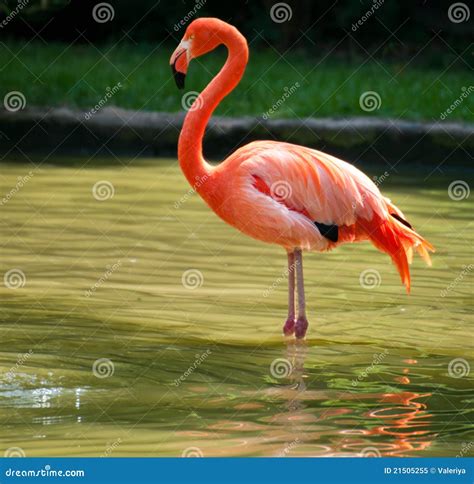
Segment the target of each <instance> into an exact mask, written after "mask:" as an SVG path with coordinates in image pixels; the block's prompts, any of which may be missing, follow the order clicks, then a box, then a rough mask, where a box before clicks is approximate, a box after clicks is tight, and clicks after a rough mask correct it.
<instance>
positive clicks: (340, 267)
mask: <svg viewBox="0 0 474 484" xmlns="http://www.w3.org/2000/svg"><path fill="white" fill-rule="evenodd" d="M85 161H86V160H75V163H71V160H68V161H67V163H66V162H65V161H62V160H57V161H56V162H55V163H54V164H52V165H49V166H45V165H42V166H41V167H40V168H38V169H35V168H34V167H33V166H31V165H25V164H21V163H20V164H19V163H6V164H3V165H2V170H1V175H0V193H1V194H9V196H8V198H9V200H8V201H7V202H6V203H5V202H4V203H3V205H2V207H1V210H0V227H1V231H0V244H1V250H2V257H1V259H0V274H1V275H2V276H3V275H5V274H7V273H8V274H9V275H8V276H6V275H5V278H6V280H7V282H8V284H7V285H10V287H7V285H5V284H3V285H1V286H0V298H1V312H0V318H1V326H0V327H1V330H0V331H1V334H0V336H1V341H2V345H1V352H0V374H1V375H2V384H1V387H0V419H1V422H2V425H1V428H0V453H4V452H6V453H7V454H10V455H11V454H15V453H18V452H19V453H24V454H25V455H27V456H102V455H105V456H180V455H183V454H184V455H197V454H202V455H205V456H249V455H251V456H254V455H258V456H276V455H281V456H337V455H339V456H342V455H344V456H345V455H351V456H356V455H379V454H380V455H384V456H455V455H472V448H473V447H472V440H473V436H472V431H471V433H469V429H470V426H469V424H470V422H472V414H471V412H472V407H473V405H472V400H473V391H472V373H473V371H472V369H470V368H469V366H468V365H470V366H472V353H471V352H470V345H471V343H472V325H473V318H472V299H473V298H472V279H473V276H474V274H473V272H474V271H471V269H472V266H469V264H471V263H472V235H473V227H472V222H471V221H470V217H471V214H472V208H473V207H472V202H471V200H472V198H471V199H469V198H468V199H464V200H460V201H453V200H451V199H450V198H449V196H448V191H447V187H448V185H449V183H450V182H451V181H452V180H453V179H458V178H462V174H461V176H460V174H459V173H455V174H454V175H453V176H451V175H448V176H445V177H443V176H441V175H437V176H436V177H433V176H432V177H430V178H429V179H428V181H424V180H423V179H424V178H425V175H426V174H427V173H428V172H429V171H431V170H430V169H428V171H426V170H427V169H424V170H425V171H426V173H424V171H423V170H420V171H421V172H422V175H420V176H418V177H417V176H415V175H413V174H412V173H411V174H406V173H405V174H404V173H403V172H399V174H398V175H392V176H390V177H389V178H388V179H386V180H385V181H384V183H383V187H382V188H383V190H384V192H385V193H386V194H387V196H389V197H391V198H392V200H393V201H394V202H396V203H397V204H398V205H399V206H401V207H402V208H403V210H404V211H405V214H406V215H407V217H408V218H409V220H410V221H411V222H412V223H413V225H414V226H415V227H416V228H417V229H418V230H419V231H420V232H421V233H422V234H423V235H424V236H425V237H427V238H428V240H430V241H431V242H432V243H433V244H434V245H435V246H436V248H437V253H436V254H435V255H434V265H433V267H432V268H428V267H426V266H425V265H424V264H423V262H422V261H421V260H420V259H419V258H417V259H415V261H414V264H413V266H412V276H413V290H412V294H411V295H410V296H407V295H406V294H405V292H404V289H403V287H402V286H401V284H400V282H399V278H398V275H397V274H396V271H395V269H394V267H393V266H392V265H391V264H390V262H389V258H388V257H387V256H385V255H383V254H379V253H377V252H376V251H375V249H374V248H372V247H371V246H370V245H368V244H358V245H353V246H346V247H342V248H339V249H338V250H336V251H335V252H332V253H329V254H309V255H307V256H306V257H305V275H306V287H307V298H308V303H309V319H310V328H309V332H308V339H307V342H306V343H305V344H295V343H294V342H292V341H291V340H288V341H286V340H285V339H284V338H283V337H282V336H281V333H280V331H281V327H282V325H283V322H284V320H285V316H286V280H285V265H286V257H285V254H284V252H283V251H282V250H281V249H279V248H278V247H272V246H266V245H263V244H261V243H259V242H256V241H253V240H251V239H247V238H246V237H244V236H243V235H241V234H239V233H238V232H236V231H235V230H233V229H232V228H229V227H227V226H226V225H225V224H224V223H222V222H221V221H220V220H219V219H217V217H216V216H215V215H214V214H212V213H211V212H210V211H209V210H208V209H207V207H206V206H205V205H204V203H203V202H202V201H201V200H200V199H199V198H198V197H197V196H196V195H192V194H191V193H190V192H189V191H188V190H189V189H188V186H187V184H186V181H185V180H184V177H183V176H182V175H181V173H180V172H179V170H178V167H177V164H176V162H175V161H172V160H142V161H138V160H134V161H133V163H130V162H131V160H119V161H118V162H115V164H114V165H112V164H107V163H98V162H95V163H94V164H93V165H91V164H90V163H89V164H87V162H86V163H84V162H85ZM83 164H84V166H82V165H83ZM30 170H32V175H30V176H29V178H27V179H26V181H25V178H23V182H22V183H21V184H22V185H23V186H19V185H18V183H19V181H18V177H25V176H27V174H28V172H29V171H30ZM368 171H369V173H370V175H377V174H378V173H377V169H373V170H370V168H369V170H368ZM464 179H465V178H464ZM99 181H107V182H110V183H111V184H112V186H113V190H114V194H113V197H111V198H108V199H106V200H102V201H100V200H97V199H95V198H94V196H93V193H92V191H93V186H94V185H95V184H96V183H97V182H99ZM110 188H111V186H107V185H103V184H102V186H101V189H100V188H99V190H98V191H97V193H96V195H97V197H98V198H100V197H105V198H107V195H110V193H108V192H107V189H110ZM12 269H17V272H16V273H15V272H14V273H12V272H8V271H11V270H12ZM369 269H370V270H371V271H377V272H373V274H375V275H376V279H375V283H376V284H375V287H372V288H367V287H363V285H361V283H360V275H361V273H362V272H363V271H366V270H369ZM18 270H19V271H21V272H19V271H18ZM190 271H191V272H190ZM377 274H379V276H377ZM15 276H16V277H15ZM23 283H24V285H23ZM17 285H19V286H22V285H23V287H18V288H15V286H17ZM450 366H451V370H449V367H450ZM469 371H470V372H469ZM16 448H19V449H16Z"/></svg>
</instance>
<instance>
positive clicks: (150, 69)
mask: <svg viewBox="0 0 474 484" xmlns="http://www.w3.org/2000/svg"><path fill="white" fill-rule="evenodd" d="M172 49H173V46H160V47H156V46H154V45H148V44H140V45H137V46H134V45H129V44H121V45H119V46H115V47H111V46H101V47H100V48H96V47H93V46H91V45H73V46H71V47H69V48H68V47H67V46H65V45H62V44H49V45H45V44H43V43H39V42H38V43H35V42H33V43H30V44H28V45H26V44H23V43H19V42H7V43H2V44H0V65H1V66H2V67H1V87H2V91H3V92H0V95H1V96H2V98H3V96H4V95H5V94H6V93H8V92H9V91H21V92H22V93H23V94H24V95H25V97H26V100H27V105H28V106H33V105H36V106H45V105H48V106H50V105H53V106H63V105H66V106H71V107H80V108H85V109H89V108H91V107H92V106H94V105H96V104H97V103H98V102H99V101H100V100H101V99H102V98H103V97H104V95H105V94H106V92H107V88H108V87H109V88H112V87H113V86H115V85H116V84H117V83H118V82H120V83H121V85H122V88H121V89H119V90H118V92H117V93H116V94H114V96H113V97H112V98H111V99H109V100H108V102H107V105H109V106H110V105H116V106H120V107H123V108H128V109H138V110H145V111H168V112H176V111H180V110H182V107H181V96H182V95H183V92H180V91H178V90H177V89H176V87H175V85H174V82H173V80H172V78H171V73H170V68H169V66H168V59H169V55H170V53H171V51H172ZM224 59H225V54H224V51H223V50H220V51H219V52H215V53H211V54H209V55H207V56H206V57H205V58H202V59H198V60H196V61H193V63H192V64H191V67H190V69H189V73H188V76H187V80H186V82H187V85H186V91H188V90H192V91H199V90H201V89H202V88H203V87H204V86H205V85H206V83H207V82H208V81H209V80H210V79H211V77H212V75H213V74H214V73H216V72H217V71H218V69H219V67H220V65H222V63H223V61H224ZM418 61H419V59H415V60H414V61H413V62H411V63H410V64H409V65H408V66H406V67H404V64H403V63H400V62H397V63H390V62H389V63H387V62H381V61H367V60H366V59H359V60H358V61H355V60H353V61H350V62H349V61H347V60H341V59H335V58H332V57H331V56H328V57H327V58H325V59H324V60H323V59H321V58H318V57H317V53H316V55H315V57H314V58H309V57H308V56H306V57H303V56H301V55H294V54H291V55H289V54H288V55H287V56H285V57H284V58H281V57H279V56H278V54H276V53H275V52H269V51H265V52H262V51H257V52H256V51H253V50H252V51H251V57H250V63H249V66H248V69H247V71H246V74H245V76H244V78H243V80H242V82H241V84H240V85H239V87H238V88H237V89H236V91H234V92H233V93H232V94H231V95H230V96H229V97H228V98H227V99H226V100H225V101H224V102H223V104H222V105H221V106H220V107H219V108H218V110H217V111H216V114H221V115H228V116H242V115H263V114H264V113H266V112H267V111H268V110H269V109H270V108H271V107H272V105H273V104H275V103H276V102H277V101H278V100H279V99H280V98H282V96H283V95H284V93H285V88H290V87H291V86H294V85H295V83H299V87H297V88H296V90H295V92H294V93H293V94H291V96H289V98H288V99H286V100H285V102H284V103H283V104H282V105H281V106H280V107H279V109H277V110H276V112H275V113H274V114H273V115H272V116H271V117H274V118H282V117H287V118H288V117H290V118H291V117H306V116H313V117H326V116H336V117H340V116H389V117H394V118H403V119H413V120H420V119H424V120H433V119H439V118H440V115H441V113H443V112H445V111H446V109H447V108H449V106H450V105H451V104H452V103H453V102H455V101H456V99H457V98H459V96H461V94H462V92H463V90H462V89H463V87H468V86H469V85H470V80H471V79H472V77H471V76H470V74H469V71H468V69H467V67H466V69H465V70H463V69H460V68H457V69H456V70H453V69H449V68H448V69H446V70H444V68H436V69H434V68H429V67H423V68H421V67H418V65H417V62H418ZM366 91H376V92H377V93H378V94H379V95H380V98H381V103H382V104H381V106H380V108H379V109H377V110H375V111H372V112H365V111H363V110H362V109H361V107H360V105H359V98H360V96H361V94H362V93H364V92H366ZM473 112H474V93H473V94H471V95H470V96H468V97H467V98H466V99H464V100H463V101H462V102H461V104H460V105H458V107H457V108H456V109H455V110H454V111H453V112H452V113H451V114H450V115H448V116H447V118H446V120H447V121H455V120H463V121H472V119H473Z"/></svg>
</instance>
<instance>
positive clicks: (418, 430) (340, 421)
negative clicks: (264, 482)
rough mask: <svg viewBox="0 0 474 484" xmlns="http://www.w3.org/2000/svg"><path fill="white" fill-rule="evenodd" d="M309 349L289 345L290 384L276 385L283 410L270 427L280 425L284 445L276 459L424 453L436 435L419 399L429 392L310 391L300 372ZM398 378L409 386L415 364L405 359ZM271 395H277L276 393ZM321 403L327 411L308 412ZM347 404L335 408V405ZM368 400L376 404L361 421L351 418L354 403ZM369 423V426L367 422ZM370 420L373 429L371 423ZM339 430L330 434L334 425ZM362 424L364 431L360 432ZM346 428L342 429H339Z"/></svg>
mask: <svg viewBox="0 0 474 484" xmlns="http://www.w3.org/2000/svg"><path fill="white" fill-rule="evenodd" d="M307 352H308V347H307V344H306V343H305V342H301V341H296V342H295V341H293V342H289V343H288V345H287V349H286V360H287V361H288V362H289V363H290V364H291V368H292V371H291V373H290V374H289V375H288V379H289V385H288V386H285V387H283V388H282V387H279V389H280V391H279V393H278V395H279V396H280V397H284V398H285V402H284V405H283V408H284V411H283V412H282V413H281V414H278V415H275V417H274V423H277V422H278V423H280V424H282V427H281V430H282V437H283V439H284V440H285V441H286V444H285V446H284V447H283V448H282V449H280V452H278V450H277V453H276V455H278V456H286V455H288V456H294V457H298V456H299V457H301V456H318V457H331V456H348V457H357V456H360V457H381V456H384V457H385V456H400V457H408V456H413V455H414V454H415V453H419V452H422V451H423V450H425V449H427V448H428V447H429V446H430V445H431V443H432V441H433V439H434V438H435V437H436V434H434V433H433V432H432V431H431V430H430V424H431V423H432V421H431V419H432V417H433V416H432V414H431V413H430V412H429V411H428V408H427V404H426V403H422V402H420V401H419V400H421V399H428V398H429V397H430V396H431V393H417V392H413V391H409V390H406V391H401V392H399V393H395V392H394V393H363V392H360V393H355V392H347V393H346V392H343V393H341V392H336V393H335V392H334V391H333V390H330V389H329V390H321V389H319V390H316V389H314V386H315V384H317V381H314V380H313V382H311V384H309V383H308V384H306V382H305V380H306V381H307V380H308V377H309V375H308V374H307V373H306V372H305V368H304V365H305V359H306V355H307ZM404 363H405V365H406V367H405V368H404V369H403V375H398V376H396V377H395V378H394V381H395V382H397V383H398V384H400V385H409V384H410V383H411V380H410V367H411V366H412V365H416V364H417V363H418V362H417V361H416V360H412V359H410V360H404ZM275 396H276V395H275ZM315 400H320V401H321V403H322V402H323V401H324V400H326V402H327V404H328V405H332V407H328V408H327V409H324V408H323V409H322V408H321V405H320V406H319V408H318V409H315V408H309V405H308V403H309V402H311V401H315ZM336 400H338V401H339V402H341V401H345V402H346V405H343V406H342V405H339V404H337V407H336V406H334V405H335V403H334V402H335V401H336ZM367 401H369V402H370V401H375V402H377V403H378V404H380V405H379V406H378V407H377V408H375V409H373V410H370V411H368V412H366V413H365V414H363V417H364V419H363V420H361V419H360V416H358V415H354V405H353V403H354V402H361V403H362V404H364V405H366V404H367ZM367 419H369V422H368V420H367ZM370 419H374V426H373V427H372V426H371V424H370ZM335 424H336V425H337V426H341V429H340V430H338V431H337V432H336V435H335V432H334V426H335ZM361 425H364V426H365V428H361ZM344 427H347V428H344Z"/></svg>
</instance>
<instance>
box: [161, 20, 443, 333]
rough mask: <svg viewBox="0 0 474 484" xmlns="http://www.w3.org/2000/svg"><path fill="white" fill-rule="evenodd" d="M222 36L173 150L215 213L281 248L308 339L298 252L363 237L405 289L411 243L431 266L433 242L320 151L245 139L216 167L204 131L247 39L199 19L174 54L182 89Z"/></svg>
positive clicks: (348, 168)
mask: <svg viewBox="0 0 474 484" xmlns="http://www.w3.org/2000/svg"><path fill="white" fill-rule="evenodd" d="M219 44H225V45H226V46H227V48H228V52H229V56H228V59H227V61H226V63H225V65H224V67H223V68H222V70H221V71H220V73H219V74H218V75H217V76H216V77H215V78H214V79H213V80H212V81H211V83H210V84H209V85H208V86H207V87H206V89H205V90H204V91H203V92H202V93H201V94H200V95H199V98H198V99H197V100H196V101H195V104H194V105H193V107H192V108H191V110H190V111H189V113H188V114H187V116H186V119H185V122H184V125H183V128H182V131H181V134H180V139H179V144H178V158H179V162H180V166H181V168H182V170H183V172H184V174H185V176H186V178H187V179H188V181H189V183H190V184H191V185H192V186H193V187H194V188H195V190H196V191H197V192H198V193H199V194H200V196H201V197H202V198H203V199H204V200H205V201H206V203H207V204H208V205H209V207H210V208H211V209H212V210H213V211H214V212H215V213H216V214H217V215H218V216H219V217H221V218H222V219H223V220H224V221H225V222H227V223H228V224H229V225H231V226H233V227H235V228H236V229H238V230H240V231H241V232H243V233H244V234H246V235H248V236H250V237H253V238H254V239H257V240H260V241H263V242H267V243H271V244H278V245H280V246H282V247H283V248H284V249H285V250H286V251H287V253H288V267H289V272H288V274H289V299H288V301H289V312H288V319H287V322H286V324H285V327H284V332H285V333H286V334H292V333H293V332H294V333H295V334H296V336H297V337H304V335H305V333H306V328H307V326H308V322H307V319H306V313H305V297H304V284H303V272H302V255H301V251H302V250H307V251H327V250H331V249H333V248H335V247H337V246H338V245H341V244H343V243H350V242H358V241H363V240H369V241H371V242H372V243H373V244H374V245H375V247H377V248H378V249H379V250H381V251H383V252H385V253H387V254H389V255H390V257H391V258H392V261H393V262H394V264H395V266H396V267H397V269H398V271H399V273H400V276H401V280H402V282H403V283H404V285H405V287H406V289H407V291H409V290H410V272H409V269H408V264H409V263H410V262H411V259H412V253H413V248H416V249H417V251H418V252H419V253H420V255H421V256H422V257H423V258H424V259H425V261H426V262H427V263H428V264H429V263H430V257H429V254H428V251H433V250H434V249H433V247H432V245H431V244H429V242H427V241H426V240H424V239H423V238H422V237H421V236H420V235H419V234H417V233H416V232H415V231H414V230H413V229H412V227H411V225H410V224H409V223H408V222H407V221H406V219H405V216H404V215H403V213H402V212H401V211H400V209H398V208H397V207H396V206H395V205H393V204H392V203H391V202H390V200H388V199H387V198H385V197H384V196H383V195H382V194H381V193H380V190H379V189H378V187H377V186H376V185H375V184H374V183H373V182H372V180H370V179H369V178H368V177H367V176H366V175H365V174H364V173H362V172H361V171H360V170H358V169H357V168H356V167H355V166H353V165H351V164H349V163H346V162H344V161H342V160H339V159H338V158H335V157H334V156H331V155H328V154H326V153H323V152H321V151H317V150H314V149H310V148H307V147H304V146H298V145H294V144H290V143H283V142H276V141H255V142H252V143H249V144H247V145H245V146H243V147H241V148H239V149H238V150H236V151H235V152H234V153H232V154H231V155H230V156H229V157H228V158H227V159H226V160H225V161H223V162H222V163H220V164H219V165H217V166H211V165H209V163H207V162H206V161H205V160H204V158H203V156H202V139H203V136H204V131H205V128H206V125H207V122H208V120H209V118H210V116H211V114H212V112H213V110H214V109H215V107H216V106H217V105H218V103H219V102H220V101H221V100H222V98H223V97H224V96H226V95H227V94H228V93H229V92H230V91H231V90H232V89H234V87H235V86H236V85H237V84H238V82H239V81H240V79H241V77H242V75H243V72H244V69H245V66H246V64H247V59H248V48H247V43H246V41H245V38H244V37H243V36H242V35H241V34H240V33H239V32H238V31H237V29H235V28H234V27H232V26H231V25H229V24H226V23H225V22H222V21H220V20H218V19H212V18H211V19H197V20H195V21H194V22H192V23H191V24H190V26H189V27H188V29H187V31H186V34H185V36H184V38H183V40H182V41H181V43H180V45H179V46H178V48H177V49H176V50H175V52H174V53H173V55H172V57H171V61H170V63H171V65H172V68H173V72H174V74H175V77H176V81H177V84H178V86H181V87H182V86H183V85H184V76H185V74H186V71H187V66H188V63H189V61H190V60H191V59H192V58H194V57H198V56H200V55H203V54H205V53H207V52H209V51H210V50H213V49H214V48H215V47H217V45H219ZM295 273H296V279H297V286H298V306H299V315H298V318H297V319H296V318H295V307H294V306H295V305H294V290H295Z"/></svg>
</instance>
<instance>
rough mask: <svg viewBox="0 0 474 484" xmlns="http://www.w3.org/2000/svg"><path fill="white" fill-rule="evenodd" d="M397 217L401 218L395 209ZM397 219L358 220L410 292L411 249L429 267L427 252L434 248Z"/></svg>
mask: <svg viewBox="0 0 474 484" xmlns="http://www.w3.org/2000/svg"><path fill="white" fill-rule="evenodd" d="M395 213H397V215H399V214H400V215H399V217H401V216H403V214H401V212H400V211H399V210H398V209H397V212H395ZM399 217H389V218H387V219H385V220H383V219H381V218H378V217H374V218H373V219H372V220H370V221H367V220H359V221H358V223H359V224H360V225H361V226H362V227H363V230H364V232H365V233H366V235H367V237H368V238H369V239H370V240H371V242H372V243H373V244H374V245H375V247H377V249H379V250H380V251H382V252H385V253H387V254H388V255H389V256H390V257H391V258H392V261H393V263H394V264H395V266H396V268H397V270H398V272H399V274H400V278H401V280H402V283H403V284H404V285H405V287H406V290H407V292H408V293H409V292H410V269H409V267H408V266H409V264H411V262H412V259H413V248H415V249H416V250H417V252H418V253H419V254H420V256H421V257H422V258H423V260H424V261H425V262H426V263H427V264H428V265H431V258H430V255H429V252H428V251H431V252H434V250H435V249H434V247H433V246H432V245H431V244H430V243H429V242H428V241H426V240H425V239H423V237H421V235H419V234H417V233H416V232H415V231H414V230H413V229H412V228H409V227H408V226H407V225H406V223H405V222H404V221H400V220H399Z"/></svg>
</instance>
